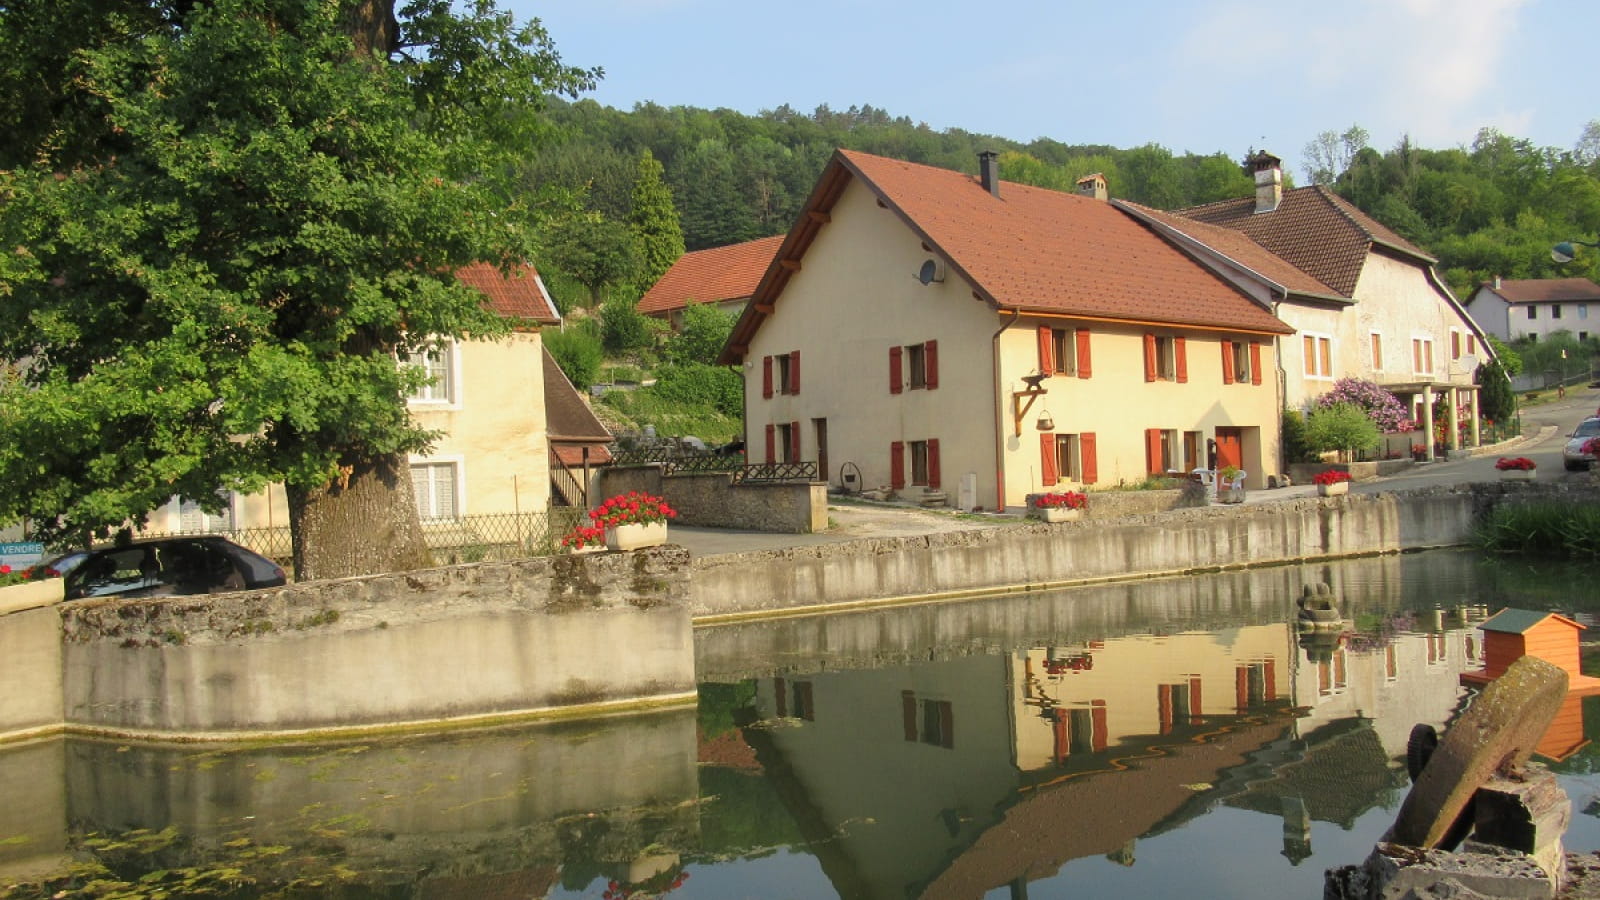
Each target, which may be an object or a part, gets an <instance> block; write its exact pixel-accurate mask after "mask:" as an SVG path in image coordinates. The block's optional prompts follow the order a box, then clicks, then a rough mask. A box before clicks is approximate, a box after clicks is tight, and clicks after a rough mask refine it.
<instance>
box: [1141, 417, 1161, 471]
mask: <svg viewBox="0 0 1600 900" xmlns="http://www.w3.org/2000/svg"><path fill="white" fill-rule="evenodd" d="M1144 470H1145V471H1146V472H1148V473H1150V474H1151V475H1159V474H1161V429H1159V428H1146V429H1145V430H1144Z"/></svg>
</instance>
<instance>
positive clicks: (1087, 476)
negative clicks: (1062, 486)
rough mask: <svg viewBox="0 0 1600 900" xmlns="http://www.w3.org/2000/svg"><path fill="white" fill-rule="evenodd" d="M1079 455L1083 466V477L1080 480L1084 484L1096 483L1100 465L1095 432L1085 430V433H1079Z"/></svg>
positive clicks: (1098, 478)
mask: <svg viewBox="0 0 1600 900" xmlns="http://www.w3.org/2000/svg"><path fill="white" fill-rule="evenodd" d="M1078 456H1079V461H1080V462H1079V464H1080V465H1081V466H1082V468H1083V477H1082V478H1081V479H1080V480H1081V481H1082V482H1083V483H1084V484H1094V483H1095V482H1096V481H1099V480H1100V465H1099V462H1098V460H1096V459H1095V439H1094V433H1093V432H1089V431H1085V432H1084V433H1082V434H1080V435H1078Z"/></svg>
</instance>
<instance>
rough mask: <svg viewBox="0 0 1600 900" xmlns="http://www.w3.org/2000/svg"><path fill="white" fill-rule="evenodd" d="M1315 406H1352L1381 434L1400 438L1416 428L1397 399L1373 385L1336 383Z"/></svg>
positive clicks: (1350, 380)
mask: <svg viewBox="0 0 1600 900" xmlns="http://www.w3.org/2000/svg"><path fill="white" fill-rule="evenodd" d="M1316 404H1317V406H1318V407H1319V408H1321V409H1327V408H1329V407H1333V406H1338V405H1348V406H1354V407H1356V408H1357V409H1360V410H1361V411H1362V412H1364V413H1365V414H1366V415H1367V418H1369V419H1371V420H1372V424H1373V425H1375V426H1377V429H1378V431H1379V432H1381V433H1383V434H1399V433H1401V432H1405V431H1411V430H1413V429H1415V428H1416V424H1415V423H1413V422H1412V421H1411V415H1410V414H1409V413H1408V412H1407V411H1406V408H1405V405H1404V404H1402V403H1401V402H1400V399H1399V398H1398V397H1396V396H1395V395H1394V394H1391V393H1389V392H1388V391H1386V390H1384V389H1383V388H1382V387H1381V386H1379V385H1378V384H1377V383H1376V382H1372V381H1364V380H1362V379H1360V378H1341V379H1339V380H1338V381H1336V382H1334V383H1333V389H1332V390H1330V391H1328V392H1327V393H1324V394H1323V395H1321V396H1320V397H1318V398H1317V400H1316ZM1314 415H1315V413H1313V416H1314ZM1327 449H1331V448H1327Z"/></svg>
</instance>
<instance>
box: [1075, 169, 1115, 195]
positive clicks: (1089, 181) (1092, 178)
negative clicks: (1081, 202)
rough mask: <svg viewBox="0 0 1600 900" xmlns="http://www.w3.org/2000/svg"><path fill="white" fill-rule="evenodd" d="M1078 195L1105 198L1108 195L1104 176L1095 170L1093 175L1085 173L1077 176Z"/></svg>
mask: <svg viewBox="0 0 1600 900" xmlns="http://www.w3.org/2000/svg"><path fill="white" fill-rule="evenodd" d="M1078 195H1079V196H1081V197H1093V198H1094V199H1096V200H1104V199H1106V197H1107V196H1108V194H1107V193H1106V176H1104V175H1102V174H1100V173H1099V172H1096V173H1094V174H1093V175H1085V176H1083V177H1082V178H1079V179H1078Z"/></svg>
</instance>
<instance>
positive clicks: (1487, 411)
mask: <svg viewBox="0 0 1600 900" xmlns="http://www.w3.org/2000/svg"><path fill="white" fill-rule="evenodd" d="M1473 380H1474V381H1475V382H1476V383H1477V385H1478V387H1479V390H1478V410H1479V412H1480V413H1481V414H1482V415H1483V417H1484V418H1486V419H1489V420H1490V421H1493V422H1503V421H1506V420H1508V419H1510V418H1511V417H1512V416H1513V415H1516V412H1517V394H1516V392H1515V391H1513V390H1512V389H1511V381H1510V379H1509V378H1508V377H1507V376H1506V370H1505V368H1504V367H1503V366H1502V365H1501V364H1500V361H1499V360H1497V359H1494V360H1489V361H1488V362H1485V363H1483V364H1482V365H1480V366H1478V371H1477V372H1474V373H1473Z"/></svg>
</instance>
